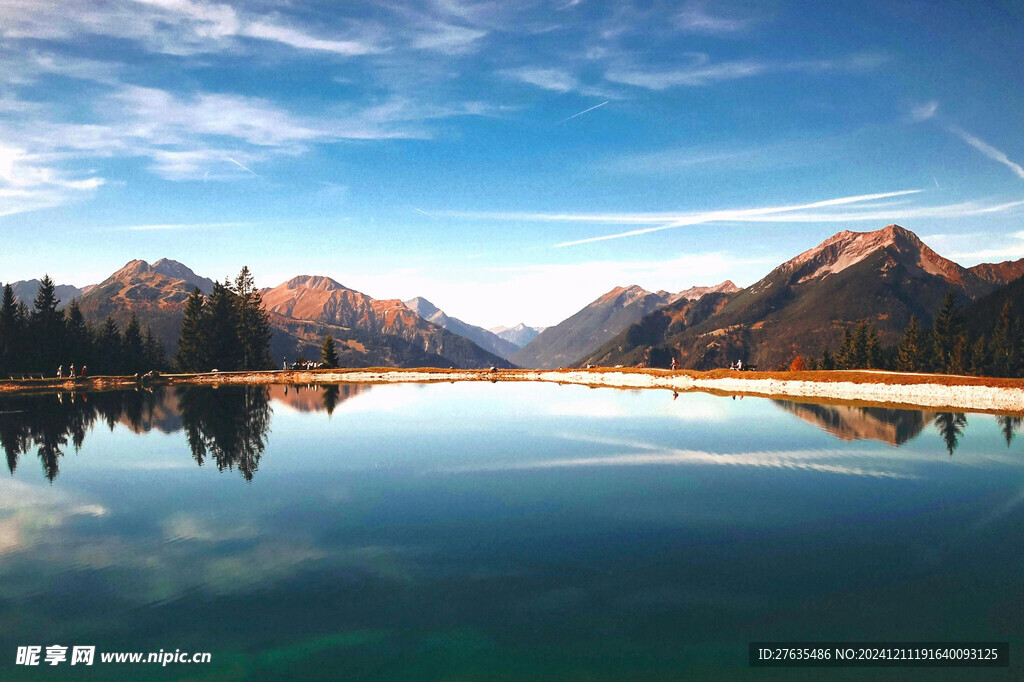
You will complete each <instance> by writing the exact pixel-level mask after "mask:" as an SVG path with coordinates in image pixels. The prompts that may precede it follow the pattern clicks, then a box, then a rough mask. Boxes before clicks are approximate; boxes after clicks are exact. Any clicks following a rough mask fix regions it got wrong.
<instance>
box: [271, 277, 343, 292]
mask: <svg viewBox="0 0 1024 682" xmlns="http://www.w3.org/2000/svg"><path fill="white" fill-rule="evenodd" d="M284 288H286V289H317V290H320V291H337V290H339V289H345V288H346V287H345V286H343V285H342V284H340V283H338V282H336V281H334V280H333V279H331V278H330V277H324V276H323V275H299V276H298V277H292V278H291V279H290V280H288V281H287V282H285V283H284Z"/></svg>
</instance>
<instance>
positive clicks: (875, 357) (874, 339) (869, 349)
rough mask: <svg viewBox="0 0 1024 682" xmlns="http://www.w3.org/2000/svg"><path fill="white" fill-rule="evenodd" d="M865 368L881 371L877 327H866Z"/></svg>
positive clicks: (880, 347) (880, 348)
mask: <svg viewBox="0 0 1024 682" xmlns="http://www.w3.org/2000/svg"><path fill="white" fill-rule="evenodd" d="M864 360H865V366H866V367H868V368H869V369H882V363H883V359H882V345H881V343H880V342H879V341H878V327H876V326H875V325H873V324H872V325H870V326H868V331H867V340H866V341H865V343H864Z"/></svg>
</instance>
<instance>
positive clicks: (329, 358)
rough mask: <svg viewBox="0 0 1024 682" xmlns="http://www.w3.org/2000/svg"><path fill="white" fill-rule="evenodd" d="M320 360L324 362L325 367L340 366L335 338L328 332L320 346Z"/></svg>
mask: <svg viewBox="0 0 1024 682" xmlns="http://www.w3.org/2000/svg"><path fill="white" fill-rule="evenodd" d="M320 359H321V360H322V361H323V363H324V367H327V368H334V367H337V366H338V352H337V350H336V349H335V347H334V337H333V336H331V333H330V332H327V336H325V337H324V342H323V344H322V345H321V346H320Z"/></svg>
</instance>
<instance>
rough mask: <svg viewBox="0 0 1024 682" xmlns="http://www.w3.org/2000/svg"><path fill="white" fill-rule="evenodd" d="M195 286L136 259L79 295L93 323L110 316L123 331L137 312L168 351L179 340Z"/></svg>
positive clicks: (171, 349)
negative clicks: (183, 316) (184, 315)
mask: <svg viewBox="0 0 1024 682" xmlns="http://www.w3.org/2000/svg"><path fill="white" fill-rule="evenodd" d="M193 288H194V287H193V285H191V284H189V283H188V282H186V281H185V280H183V279H176V278H172V277H169V276H167V275H164V274H162V273H160V272H158V271H157V270H156V269H155V268H154V267H153V266H151V265H150V264H149V263H147V262H146V261H144V260H133V261H131V262H129V263H128V264H127V265H125V266H124V267H123V268H121V269H120V270H118V271H117V272H115V273H114V274H112V275H111V276H110V277H108V278H107V279H105V280H103V281H102V282H100V283H99V284H97V285H95V286H93V287H90V288H89V289H88V291H87V292H86V293H85V294H83V295H82V296H81V298H79V305H80V306H81V308H82V314H83V315H84V316H85V318H86V319H87V320H89V321H90V322H93V323H94V324H100V323H102V322H103V320H104V319H106V318H107V316H110V317H113V318H114V320H115V321H116V322H117V323H118V325H119V326H120V327H121V329H122V330H123V329H124V327H125V325H127V324H128V320H129V318H130V317H131V314H132V313H133V312H134V313H135V314H136V315H138V317H139V321H140V322H141V323H142V324H143V326H145V325H149V326H151V327H152V328H153V334H154V335H155V336H156V337H157V338H158V339H159V340H160V341H161V342H162V343H163V344H164V347H165V348H166V349H168V351H170V352H173V348H175V347H176V346H177V343H178V331H179V329H180V327H181V318H182V313H183V311H184V308H185V299H187V298H188V295H189V293H190V292H191V291H192V289H193Z"/></svg>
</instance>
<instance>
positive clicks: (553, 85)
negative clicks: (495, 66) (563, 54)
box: [498, 67, 579, 92]
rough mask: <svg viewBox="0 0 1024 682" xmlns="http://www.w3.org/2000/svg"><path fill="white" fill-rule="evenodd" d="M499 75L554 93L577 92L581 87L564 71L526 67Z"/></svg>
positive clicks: (500, 72) (507, 70)
mask: <svg viewBox="0 0 1024 682" xmlns="http://www.w3.org/2000/svg"><path fill="white" fill-rule="evenodd" d="M498 73H499V75H502V76H504V77H506V78H510V79H512V80H517V81H520V82H522V83H528V84H529V85H536V86H537V87H538V88H543V89H545V90H552V91H554V92H569V91H571V90H575V89H576V88H577V87H578V85H579V84H578V82H577V81H576V78H575V77H574V76H573V75H572V74H570V73H568V72H567V71H565V70H564V69H557V68H539V67H524V68H519V69H506V70H504V71H499V72H498Z"/></svg>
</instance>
